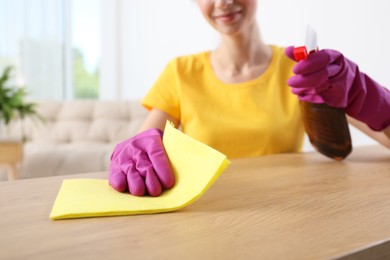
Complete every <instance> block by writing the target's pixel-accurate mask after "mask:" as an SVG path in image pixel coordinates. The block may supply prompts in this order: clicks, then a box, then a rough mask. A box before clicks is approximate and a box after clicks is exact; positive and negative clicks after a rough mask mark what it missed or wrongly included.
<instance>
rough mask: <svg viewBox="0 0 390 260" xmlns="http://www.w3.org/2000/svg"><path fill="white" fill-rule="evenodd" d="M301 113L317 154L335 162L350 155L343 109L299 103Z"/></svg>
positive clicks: (350, 148)
mask: <svg viewBox="0 0 390 260" xmlns="http://www.w3.org/2000/svg"><path fill="white" fill-rule="evenodd" d="M301 111H302V118H303V123H304V125H305V128H306V132H307V134H308V136H309V140H310V142H311V144H312V145H313V146H314V148H315V149H316V150H317V151H318V152H320V153H322V154H323V155H325V156H328V157H330V158H332V159H334V160H337V161H341V160H343V159H344V158H346V157H347V156H348V155H349V154H350V152H351V151H352V142H351V135H350V132H349V127H348V122H347V118H346V116H345V113H344V110H343V109H340V108H334V107H330V106H328V105H326V104H313V103H308V102H301Z"/></svg>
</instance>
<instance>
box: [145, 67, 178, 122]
mask: <svg viewBox="0 0 390 260" xmlns="http://www.w3.org/2000/svg"><path fill="white" fill-rule="evenodd" d="M178 75H179V74H178V73H177V62H176V60H172V61H171V62H169V63H168V65H167V66H166V67H165V69H164V70H163V72H162V73H161V75H160V76H159V78H158V79H157V81H156V82H155V83H154V85H153V86H152V88H151V89H150V90H149V92H148V93H147V94H146V96H145V97H144V98H143V99H142V101H141V103H142V105H143V106H144V107H145V108H146V109H148V110H151V109H153V108H157V109H160V110H162V111H164V112H166V113H168V114H170V115H171V116H173V117H174V118H176V119H179V120H180V100H179V96H180V93H179V80H178Z"/></svg>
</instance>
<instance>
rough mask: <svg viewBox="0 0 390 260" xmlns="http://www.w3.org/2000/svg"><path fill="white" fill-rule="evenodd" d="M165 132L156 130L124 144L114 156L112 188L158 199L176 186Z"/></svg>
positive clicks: (119, 146)
mask: <svg viewBox="0 0 390 260" xmlns="http://www.w3.org/2000/svg"><path fill="white" fill-rule="evenodd" d="M162 135H163V132H162V131H161V130H159V129H156V128H153V129H149V130H146V131H144V132H142V133H140V134H138V135H136V136H134V137H132V138H130V139H128V140H126V141H123V142H122V143H119V144H118V145H117V146H116V147H115V149H114V151H113V153H112V155H111V164H110V177H109V183H110V185H111V186H112V187H113V188H114V189H115V190H117V191H119V192H125V191H127V190H128V191H129V192H130V193H131V194H133V195H135V196H143V195H150V196H159V195H161V193H162V192H163V190H164V189H170V188H172V187H173V185H174V184H175V177H174V175H173V172H172V169H171V166H170V163H169V160H168V157H167V155H166V153H165V150H164V146H163V143H162Z"/></svg>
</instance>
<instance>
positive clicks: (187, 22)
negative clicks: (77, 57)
mask: <svg viewBox="0 0 390 260" xmlns="http://www.w3.org/2000/svg"><path fill="white" fill-rule="evenodd" d="M105 1H108V0H105ZM111 1H114V0H111ZM114 2H115V1H114ZM116 3H118V6H119V7H118V8H117V16H116V17H115V19H117V21H119V22H118V26H119V28H120V30H119V32H118V34H119V37H117V38H116V39H112V38H109V39H106V41H109V42H111V45H112V41H116V40H117V41H118V42H117V43H116V44H115V46H117V47H118V48H119V50H118V49H115V52H117V53H118V55H119V58H118V60H117V62H118V64H117V65H116V66H117V67H118V69H119V70H120V71H119V72H118V75H119V77H120V79H119V82H118V84H119V91H117V92H115V93H111V95H108V97H109V98H141V97H143V96H144V95H145V93H146V92H147V91H148V89H149V88H150V86H151V85H152V84H153V83H154V81H155V80H156V78H157V77H158V75H159V74H160V72H161V71H162V70H163V68H164V66H165V65H166V63H167V62H168V61H169V60H170V59H172V58H173V57H175V56H177V55H182V54H189V53H194V52H199V51H202V50H206V49H210V48H213V47H214V46H216V44H217V42H218V37H217V35H216V34H215V32H214V31H213V30H212V29H211V28H210V27H209V26H208V24H207V23H206V22H205V21H204V20H203V17H202V16H201V14H200V12H199V10H198V7H197V5H196V1H194V0H165V1H161V0H142V1H141V0H116ZM389 11H390V1H388V0H375V1H368V0H342V1H340V0H327V1H325V0H322V1H321V0H317V1H313V0H294V1H291V0H259V8H258V19H259V23H260V29H261V34H262V37H263V39H264V40H265V41H266V42H267V43H269V44H277V45H282V46H287V45H299V44H302V43H303V40H304V34H305V29H306V25H307V24H310V25H312V27H314V28H315V29H316V30H317V33H318V43H319V47H320V48H334V49H337V50H339V51H341V52H342V53H344V54H345V56H347V57H349V58H350V59H351V60H353V61H355V62H357V63H358V64H359V65H360V67H361V69H362V70H363V71H365V72H366V73H367V74H369V75H371V76H372V77H373V78H375V79H376V80H377V81H378V82H380V83H382V84H383V85H385V86H390V75H389V72H390V64H389V63H390V52H389V51H387V49H386V48H387V46H390V33H389V32H388V30H387V26H388V25H389V24H390V15H389V14H388V13H389ZM106 46H107V45H106ZM103 48H104V43H103ZM103 51H104V53H103V55H108V54H110V51H111V52H113V49H112V48H111V49H109V50H107V48H106V49H103ZM103 59H104V58H103ZM106 84H107V83H106ZM352 134H353V137H352V138H353V142H354V145H362V144H370V143H373V141H372V140H370V139H368V138H367V137H365V136H364V135H361V134H360V135H359V134H358V133H357V132H356V131H355V130H354V129H352ZM305 147H306V148H305V149H308V150H310V146H309V145H306V146H305Z"/></svg>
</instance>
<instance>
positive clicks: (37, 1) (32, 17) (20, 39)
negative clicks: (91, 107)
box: [0, 0, 67, 99]
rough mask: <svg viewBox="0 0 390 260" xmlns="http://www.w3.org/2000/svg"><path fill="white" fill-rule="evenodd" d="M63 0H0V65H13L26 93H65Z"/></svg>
mask: <svg viewBox="0 0 390 260" xmlns="http://www.w3.org/2000/svg"><path fill="white" fill-rule="evenodd" d="M65 3H66V2H65V0H0V69H1V71H2V70H3V69H4V67H6V66H8V65H12V66H14V67H15V68H16V73H15V74H16V75H15V76H16V80H17V83H18V84H23V85H25V86H26V87H27V91H28V94H29V96H30V97H32V98H38V99H46V98H51V99H63V98H64V97H65V89H66V88H65V85H66V84H67V83H66V82H65V78H66V77H65V76H64V74H65V73H66V66H65V65H66V51H65V49H66V45H65V44H64V43H65V42H66V41H65V35H66V31H65V30H64V28H65V26H64V23H65V22H64V21H65V19H64V18H65V11H66V9H65V7H66V6H65Z"/></svg>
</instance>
